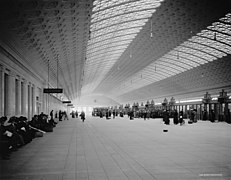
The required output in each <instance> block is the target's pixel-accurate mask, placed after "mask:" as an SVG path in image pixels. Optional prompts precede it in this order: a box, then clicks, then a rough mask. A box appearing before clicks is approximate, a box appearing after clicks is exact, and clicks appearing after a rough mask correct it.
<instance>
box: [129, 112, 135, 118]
mask: <svg viewBox="0 0 231 180" xmlns="http://www.w3.org/2000/svg"><path fill="white" fill-rule="evenodd" d="M129 115H130V120H133V119H134V112H133V111H130V114H129Z"/></svg>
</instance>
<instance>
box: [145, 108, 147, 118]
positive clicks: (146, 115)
mask: <svg viewBox="0 0 231 180" xmlns="http://www.w3.org/2000/svg"><path fill="white" fill-rule="evenodd" d="M146 118H147V110H146V109H145V110H144V120H146Z"/></svg>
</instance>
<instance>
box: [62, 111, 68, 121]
mask: <svg viewBox="0 0 231 180" xmlns="http://www.w3.org/2000/svg"><path fill="white" fill-rule="evenodd" d="M63 116H64V119H65V120H68V116H67V112H66V111H64V112H63Z"/></svg>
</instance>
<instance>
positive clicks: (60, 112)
mask: <svg viewBox="0 0 231 180" xmlns="http://www.w3.org/2000/svg"><path fill="white" fill-rule="evenodd" d="M59 121H62V111H61V110H59Z"/></svg>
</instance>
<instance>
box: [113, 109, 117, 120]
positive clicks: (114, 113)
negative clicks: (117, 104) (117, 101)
mask: <svg viewBox="0 0 231 180" xmlns="http://www.w3.org/2000/svg"><path fill="white" fill-rule="evenodd" d="M112 113H113V119H115V115H116V112H115V109H114V110H113V112H112Z"/></svg>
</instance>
